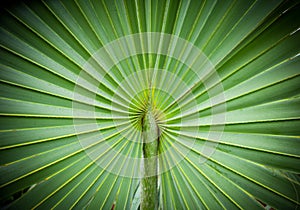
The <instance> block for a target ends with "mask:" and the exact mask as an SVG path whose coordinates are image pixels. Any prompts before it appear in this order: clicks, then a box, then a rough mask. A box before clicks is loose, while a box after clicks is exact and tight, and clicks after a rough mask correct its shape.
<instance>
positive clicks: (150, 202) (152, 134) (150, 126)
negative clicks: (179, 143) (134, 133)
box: [141, 97, 159, 210]
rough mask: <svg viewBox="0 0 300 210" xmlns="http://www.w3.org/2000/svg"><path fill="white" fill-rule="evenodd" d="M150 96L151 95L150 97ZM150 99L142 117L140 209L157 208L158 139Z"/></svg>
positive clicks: (157, 130)
mask: <svg viewBox="0 0 300 210" xmlns="http://www.w3.org/2000/svg"><path fill="white" fill-rule="evenodd" d="M150 98H151V97H150ZM151 101H152V100H151V99H150V100H149V102H148V105H147V108H146V111H145V114H144V117H143V119H142V133H143V156H144V159H143V160H144V162H143V169H144V171H143V177H142V181H141V184H142V192H141V193H142V195H141V209H142V210H151V209H157V202H158V194H157V179H158V178H157V176H158V174H157V170H158V165H157V163H158V160H157V155H158V143H159V142H158V140H159V129H158V126H157V123H156V119H155V116H154V112H153V108H152V102H151Z"/></svg>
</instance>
